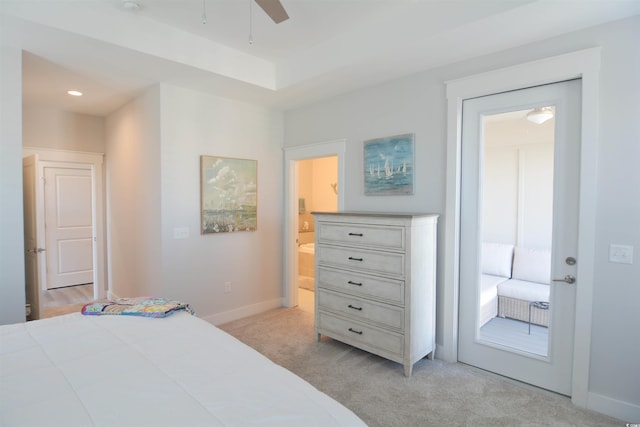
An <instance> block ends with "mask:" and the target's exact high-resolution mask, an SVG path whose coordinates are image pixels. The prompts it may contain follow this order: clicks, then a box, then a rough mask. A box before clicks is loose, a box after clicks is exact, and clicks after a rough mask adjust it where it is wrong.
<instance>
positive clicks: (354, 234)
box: [349, 233, 364, 237]
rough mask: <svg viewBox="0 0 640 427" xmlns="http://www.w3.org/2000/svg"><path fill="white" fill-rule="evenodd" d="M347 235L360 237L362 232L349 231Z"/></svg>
mask: <svg viewBox="0 0 640 427" xmlns="http://www.w3.org/2000/svg"><path fill="white" fill-rule="evenodd" d="M349 236H358V237H362V236H364V234H362V233H349Z"/></svg>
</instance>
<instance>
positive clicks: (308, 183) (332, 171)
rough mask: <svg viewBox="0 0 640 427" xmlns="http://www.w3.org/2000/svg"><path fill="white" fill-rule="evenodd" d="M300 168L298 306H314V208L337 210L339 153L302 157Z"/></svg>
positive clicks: (324, 210) (320, 210) (310, 307)
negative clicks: (308, 157) (309, 157)
mask: <svg viewBox="0 0 640 427" xmlns="http://www.w3.org/2000/svg"><path fill="white" fill-rule="evenodd" d="M297 170H298V194H297V199H298V221H297V231H298V235H297V240H296V242H297V252H298V253H297V258H298V276H297V287H298V307H300V308H302V309H304V310H313V305H314V297H313V296H314V294H313V292H314V286H315V285H314V279H315V225H314V221H313V215H312V214H311V212H335V211H337V210H338V157H337V156H328V157H316V158H311V159H304V160H299V161H298V162H297Z"/></svg>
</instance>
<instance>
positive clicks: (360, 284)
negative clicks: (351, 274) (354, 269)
mask: <svg viewBox="0 0 640 427" xmlns="http://www.w3.org/2000/svg"><path fill="white" fill-rule="evenodd" d="M347 283H348V284H350V285H354V286H362V283H358V282H354V281H353V280H349V281H348V282H347Z"/></svg>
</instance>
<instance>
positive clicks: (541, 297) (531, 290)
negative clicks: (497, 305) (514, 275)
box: [498, 279, 549, 302]
mask: <svg viewBox="0 0 640 427" xmlns="http://www.w3.org/2000/svg"><path fill="white" fill-rule="evenodd" d="M498 295H499V296H501V297H509V298H514V299H519V300H524V301H546V302H549V285H545V284H543V283H534V282H525V281H524V280H516V279H511V280H507V281H506V282H502V283H499V284H498Z"/></svg>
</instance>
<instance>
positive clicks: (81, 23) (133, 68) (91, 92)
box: [0, 0, 640, 116]
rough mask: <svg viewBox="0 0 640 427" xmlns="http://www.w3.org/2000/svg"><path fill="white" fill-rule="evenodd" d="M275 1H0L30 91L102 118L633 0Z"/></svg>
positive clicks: (593, 20)
mask: <svg viewBox="0 0 640 427" xmlns="http://www.w3.org/2000/svg"><path fill="white" fill-rule="evenodd" d="M281 1H282V4H283V5H284V7H285V8H286V10H287V12H288V13H289V16H290V19H289V20H287V21H284V22H282V23H281V24H274V23H273V22H272V21H271V20H270V19H269V18H268V17H267V16H266V14H265V13H264V12H263V11H262V9H260V8H259V7H258V6H257V5H256V4H255V3H253V5H252V7H251V9H252V15H251V16H252V19H251V21H250V19H249V11H250V4H252V3H250V1H249V0H204V3H203V1H202V0H138V1H137V2H138V3H139V5H140V9H139V10H138V11H136V12H132V11H130V10H126V9H125V8H124V7H123V2H122V1H121V0H0V18H1V21H0V24H2V33H1V35H2V39H3V41H5V42H8V43H14V44H16V45H18V46H20V47H21V48H22V49H24V51H25V52H26V54H25V55H24V61H23V99H24V102H25V103H27V104H34V105H43V106H52V107H56V108H62V109H65V110H69V111H75V112H81V113H86V114H92V115H99V116H103V115H106V114H109V113H110V112H112V111H114V110H115V109H116V108H118V107H120V106H121V105H123V104H124V103H125V102H127V101H128V100H129V99H131V98H132V97H133V96H135V95H137V94H138V93H140V91H141V90H143V89H144V88H146V87H148V86H150V85H153V84H155V83H158V82H168V83H172V84H177V85H181V86H184V87H188V88H193V89H196V90H201V91H208V92H211V93H215V94H219V95H221V96H225V97H232V98H237V99H240V100H244V101H248V102H254V103H258V104H260V105H266V106H271V107H276V108H284V109H286V108H293V107H295V106H299V105H304V104H306V103H310V102H314V101H317V100H320V99H323V98H326V97H329V96H335V95H337V94H340V93H343V92H346V91H351V90H354V89H357V88H360V87H363V86H367V85H372V84H377V83H381V82H384V81H387V80H390V79H394V78H398V77H401V76H404V75H408V74H411V73H415V72H418V71H422V70H426V69H429V68H434V67H438V66H442V65H446V64H449V63H453V62H457V61H460V60H464V59H466V58H470V57H473V56H480V55H484V54H487V53H491V52H497V51H500V50H504V49H508V48H512V47H515V46H519V45H523V44H526V43H531V42H534V41H537V40H542V39H546V38H549V37H553V36H556V35H560V34H563V33H566V32H571V31H575V30H578V29H581V28H586V27H589V26H594V25H598V24H601V23H605V22H609V21H612V20H617V19H622V18H625V17H628V16H632V15H637V14H640V1H638V0H588V1H586V0H585V1H582V0H281ZM203 4H204V8H205V9H204V10H206V16H207V23H206V24H203V23H202V15H203ZM250 22H251V23H252V25H251V30H250V25H249V24H250ZM250 31H251V33H252V35H253V40H254V42H253V44H249V42H248V40H249V33H250ZM70 88H77V89H79V90H81V91H83V92H84V93H85V96H83V97H82V98H71V97H69V96H67V95H66V94H65V91H66V90H67V89H70Z"/></svg>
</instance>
